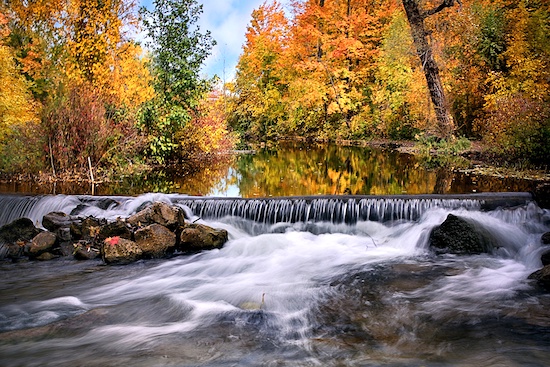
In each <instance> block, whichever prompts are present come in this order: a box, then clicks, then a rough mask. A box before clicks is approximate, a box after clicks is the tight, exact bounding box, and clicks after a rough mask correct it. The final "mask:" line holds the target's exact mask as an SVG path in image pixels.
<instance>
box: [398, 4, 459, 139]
mask: <svg viewBox="0 0 550 367" xmlns="http://www.w3.org/2000/svg"><path fill="white" fill-rule="evenodd" d="M417 1H418V0H402V2H403V7H404V8H405V12H406V14H407V19H408V21H409V25H410V27H411V33H412V37H413V41H414V45H415V46H416V51H417V53H418V56H419V57H420V61H421V63H422V69H423V70H424V75H425V77H426V82H427V84H428V90H429V91H430V97H431V100H432V103H433V105H434V109H435V115H436V118H437V134H438V135H439V137H441V138H446V139H448V138H450V137H451V136H452V135H453V134H454V132H455V125H454V122H453V118H452V116H451V112H450V109H449V105H448V103H447V98H446V97H445V92H444V90H443V84H442V83H441V78H440V77H439V68H438V67H437V63H436V62H435V60H434V57H433V52H432V46H431V45H430V43H429V42H428V32H427V31H426V28H425V27H424V19H425V17H426V16H427V15H431V14H435V12H437V11H440V10H441V9H443V8H444V7H447V6H451V5H452V3H453V2H452V1H448V0H446V1H444V3H443V4H442V5H441V6H440V7H438V8H437V9H438V10H437V9H434V10H432V11H430V12H427V13H422V12H421V11H420V9H419V8H418V3H417ZM448 3H450V4H451V5H446V4H448ZM444 4H445V6H443V5H444ZM436 10H437V11H436Z"/></svg>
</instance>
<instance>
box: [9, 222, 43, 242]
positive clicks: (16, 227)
mask: <svg viewBox="0 0 550 367" xmlns="http://www.w3.org/2000/svg"><path fill="white" fill-rule="evenodd" d="M39 233H40V230H39V229H38V228H36V227H35V226H34V224H33V222H32V220H30V219H29V218H19V219H17V220H14V221H13V222H11V223H9V224H6V225H3V226H2V227H0V243H16V242H18V241H30V240H31V239H33V238H34V236H36V235H37V234H39Z"/></svg>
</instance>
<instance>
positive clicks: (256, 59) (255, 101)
mask: <svg viewBox="0 0 550 367" xmlns="http://www.w3.org/2000/svg"><path fill="white" fill-rule="evenodd" d="M287 32H288V24H287V20H286V17H285V14H284V11H283V9H282V7H281V5H280V3H278V2H273V3H271V4H267V3H264V4H262V5H261V6H260V7H259V8H258V9H256V10H254V11H253V12H252V19H251V21H250V25H249V26H248V27H247V31H246V41H245V44H244V45H243V53H242V54H241V56H240V58H239V62H238V64H237V76H236V81H235V86H234V91H233V92H234V94H235V95H236V101H235V106H236V108H235V110H234V113H235V115H236V116H235V118H234V119H233V121H234V122H233V127H234V128H235V129H236V130H237V131H240V132H242V133H246V134H248V135H249V136H254V137H261V138H262V139H265V138H270V137H273V136H274V135H275V133H276V126H277V125H278V124H281V123H282V120H284V119H285V108H284V105H283V103H282V97H283V94H284V89H285V86H284V80H283V74H284V70H285V65H284V63H283V55H284V52H285V47H286V43H287V41H286V37H287Z"/></svg>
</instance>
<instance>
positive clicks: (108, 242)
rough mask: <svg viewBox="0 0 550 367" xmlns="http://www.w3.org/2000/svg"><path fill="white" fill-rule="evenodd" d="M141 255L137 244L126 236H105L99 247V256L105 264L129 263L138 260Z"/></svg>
mask: <svg viewBox="0 0 550 367" xmlns="http://www.w3.org/2000/svg"><path fill="white" fill-rule="evenodd" d="M141 255H142V251H141V249H140V248H139V246H138V245H137V244H136V243H135V242H134V241H131V240H127V239H126V238H121V237H110V238H107V239H105V241H103V245H102V247H101V256H102V258H103V261H104V262H105V263H106V264H129V263H131V262H134V261H136V260H139V259H140V258H141Z"/></svg>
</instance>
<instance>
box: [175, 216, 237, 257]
mask: <svg viewBox="0 0 550 367" xmlns="http://www.w3.org/2000/svg"><path fill="white" fill-rule="evenodd" d="M227 240H228V233H227V231H226V230H225V229H215V228H212V227H208V226H205V225H203V224H197V223H193V224H188V225H186V226H185V227H183V228H182V230H181V233H180V244H179V249H180V250H181V251H188V252H197V251H202V250H211V249H216V248H221V247H223V245H224V244H225V243H226V242H227Z"/></svg>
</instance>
